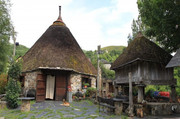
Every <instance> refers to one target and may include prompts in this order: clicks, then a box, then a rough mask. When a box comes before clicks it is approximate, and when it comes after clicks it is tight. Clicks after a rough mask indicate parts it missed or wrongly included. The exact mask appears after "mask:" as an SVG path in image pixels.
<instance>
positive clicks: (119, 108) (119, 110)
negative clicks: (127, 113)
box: [114, 101, 123, 115]
mask: <svg viewBox="0 0 180 119" xmlns="http://www.w3.org/2000/svg"><path fill="white" fill-rule="evenodd" d="M114 106H115V114H116V115H121V114H122V110H123V103H122V102H121V101H118V102H114Z"/></svg>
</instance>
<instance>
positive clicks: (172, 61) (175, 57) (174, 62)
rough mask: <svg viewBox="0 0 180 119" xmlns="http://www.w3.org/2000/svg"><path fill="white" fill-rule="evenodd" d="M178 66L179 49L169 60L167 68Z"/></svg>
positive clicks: (179, 58) (179, 62)
mask: <svg viewBox="0 0 180 119" xmlns="http://www.w3.org/2000/svg"><path fill="white" fill-rule="evenodd" d="M177 66H180V49H179V50H177V52H176V54H175V55H174V57H173V58H172V59H171V61H170V62H169V63H168V64H167V66H166V67H167V68H170V67H177Z"/></svg>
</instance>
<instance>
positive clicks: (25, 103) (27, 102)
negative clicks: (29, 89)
mask: <svg viewBox="0 0 180 119" xmlns="http://www.w3.org/2000/svg"><path fill="white" fill-rule="evenodd" d="M30 110H31V105H30V100H22V104H21V112H29V111H30Z"/></svg>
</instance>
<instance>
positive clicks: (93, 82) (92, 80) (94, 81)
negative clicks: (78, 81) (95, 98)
mask: <svg viewBox="0 0 180 119" xmlns="http://www.w3.org/2000/svg"><path fill="white" fill-rule="evenodd" d="M90 79H91V87H93V88H96V78H95V77H92V76H91V77H90Z"/></svg>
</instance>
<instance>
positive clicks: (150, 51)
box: [111, 34, 176, 102]
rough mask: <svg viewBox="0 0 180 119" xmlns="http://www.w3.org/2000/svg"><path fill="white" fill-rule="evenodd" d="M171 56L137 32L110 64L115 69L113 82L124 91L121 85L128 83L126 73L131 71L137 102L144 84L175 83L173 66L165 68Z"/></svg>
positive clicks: (125, 85) (140, 98) (141, 97)
mask: <svg viewBox="0 0 180 119" xmlns="http://www.w3.org/2000/svg"><path fill="white" fill-rule="evenodd" d="M171 58H172V56H171V55H170V54H168V53H167V52H166V51H165V50H163V49H162V48H160V47H159V46H158V45H156V44H155V43H153V42H152V41H150V40H148V39H147V38H145V37H144V36H142V34H138V36H137V37H136V38H135V39H134V40H133V41H132V42H131V43H130V44H129V45H128V47H127V48H126V49H125V51H124V52H123V53H122V54H121V55H120V56H119V57H118V58H117V59H116V60H115V62H114V63H113V64H112V66H111V69H113V70H115V75H116V76H115V84H116V85H117V86H120V87H121V91H125V88H123V87H127V86H128V85H129V77H128V73H129V72H131V74H132V84H133V85H136V86H138V102H141V101H142V100H143V95H144V94H143V93H144V87H145V86H146V85H174V84H175V83H176V81H175V80H174V78H173V68H169V69H166V65H167V63H168V62H169V61H170V59H171ZM118 89H119V88H118V87H117V90H118ZM116 92H118V91H116Z"/></svg>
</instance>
